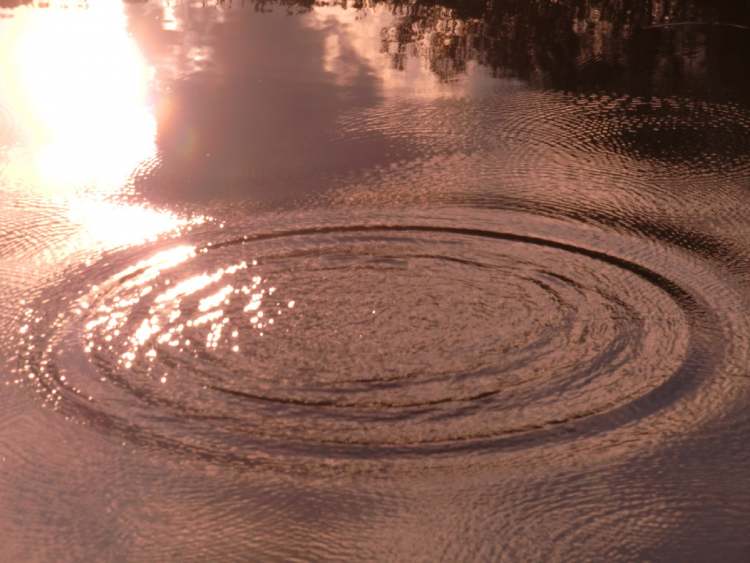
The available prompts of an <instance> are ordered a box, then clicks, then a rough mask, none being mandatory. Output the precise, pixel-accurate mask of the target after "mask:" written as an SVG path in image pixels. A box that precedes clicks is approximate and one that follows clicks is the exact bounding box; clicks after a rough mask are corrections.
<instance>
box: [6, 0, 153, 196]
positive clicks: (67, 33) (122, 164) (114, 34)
mask: <svg viewBox="0 0 750 563" xmlns="http://www.w3.org/2000/svg"><path fill="white" fill-rule="evenodd" d="M13 19H14V21H13V25H12V26H10V27H9V29H8V30H7V31H5V33H3V34H0V63H1V65H2V67H3V69H4V74H5V75H6V77H7V78H8V79H7V80H4V84H3V86H6V85H7V86H9V87H8V88H7V90H5V91H4V92H3V94H2V96H3V99H2V102H3V103H4V104H5V105H6V106H7V107H8V108H9V109H10V110H11V111H12V112H13V113H14V116H15V119H16V122H17V123H18V125H19V132H20V136H21V139H20V142H21V145H22V147H23V149H24V153H25V154H24V156H25V158H20V159H14V160H15V163H14V164H13V167H14V168H15V170H11V175H12V176H16V177H18V178H19V179H20V180H22V182H23V184H24V185H32V186H34V187H35V188H37V189H39V188H41V189H42V190H44V191H45V192H52V193H55V194H60V193H61V192H63V191H65V190H68V191H69V190H71V189H74V190H75V189H80V188H82V187H92V186H94V187H96V188H97V190H98V191H99V190H102V189H105V190H110V191H111V190H114V189H116V188H118V187H120V186H121V185H122V184H123V183H124V182H125V181H126V180H127V178H128V176H129V175H130V173H131V171H132V170H133V169H134V168H135V167H136V166H137V165H138V164H139V163H140V162H142V161H143V160H146V159H148V158H150V157H152V156H153V155H154V153H155V135H156V122H155V118H154V112H153V108H152V105H153V104H152V103H151V100H150V99H149V98H150V84H151V80H152V78H153V70H152V69H151V68H150V67H149V66H148V65H147V64H146V61H145V60H144V58H143V56H142V54H141V52H140V50H139V49H138V46H137V45H136V43H135V41H134V40H133V38H132V37H130V35H129V34H128V32H127V21H126V18H125V14H124V12H123V7H122V4H121V3H120V2H106V1H104V2H92V3H91V4H90V6H89V8H87V9H55V8H52V9H48V10H44V11H43V12H40V11H39V10H34V9H32V8H27V9H24V8H19V9H18V10H17V12H16V13H15V14H14V18H13Z"/></svg>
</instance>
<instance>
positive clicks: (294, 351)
mask: <svg viewBox="0 0 750 563" xmlns="http://www.w3.org/2000/svg"><path fill="white" fill-rule="evenodd" d="M75 309H76V310H77V314H75V315H66V316H63V317H62V319H61V320H59V321H58V324H57V326H56V327H55V333H56V335H57V336H56V337H55V340H56V342H55V343H54V345H53V346H52V347H58V348H59V351H58V352H57V355H56V359H55V365H56V368H55V369H56V372H55V373H56V375H55V378H57V380H58V383H60V382H61V381H64V385H62V388H63V389H62V390H63V391H68V392H69V391H74V394H75V395H76V396H79V397H86V398H89V397H90V398H91V399H90V404H91V405H92V407H91V408H95V409H100V411H101V412H103V413H105V414H106V415H107V416H112V417H114V418H122V419H127V422H128V424H129V425H131V426H136V427H144V428H146V429H147V430H149V431H153V432H156V433H158V434H160V435H164V436H166V437H167V438H169V439H177V440H179V441H185V440H188V441H190V442H192V441H195V442H196V444H197V445H200V446H202V447H216V444H222V443H227V444H230V443H236V442H239V443H257V444H263V443H269V442H270V443H275V444H278V443H281V444H291V445H293V444H302V445H312V446H314V445H318V446H325V445H326V444H328V445H332V446H336V447H341V446H345V445H347V444H348V445H352V446H354V445H365V446H368V447H375V446H381V447H409V446H416V445H430V444H446V443H448V444H449V443H464V442H466V441H467V440H468V441H471V440H477V439H485V438H491V437H496V436H503V435H507V434H517V433H523V432H530V431H538V430H539V429H544V428H546V427H549V426H554V425H556V424H560V423H563V422H568V421H575V420H580V419H585V418H587V417H589V416H593V415H601V414H602V413H606V412H607V411H609V410H612V409H615V408H618V407H620V406H622V405H626V404H628V403H629V402H631V401H634V400H636V399H638V398H639V397H642V396H643V395H645V394H647V393H648V392H649V391H650V390H652V389H654V388H656V387H658V386H659V385H661V384H663V383H664V382H665V381H667V380H668V379H669V378H670V377H671V376H672V375H673V374H674V373H675V372H677V371H678V370H679V368H680V366H681V364H682V363H683V362H684V360H685V357H686V355H687V354H688V348H689V341H690V327H689V323H688V322H687V320H686V318H685V311H684V310H683V308H682V306H681V304H680V303H679V300H678V299H676V298H675V296H674V295H672V294H670V292H669V291H668V290H666V289H665V288H663V287H661V286H660V285H659V284H658V283H655V282H654V280H651V279H649V277H648V276H647V275H644V274H643V272H638V271H637V268H636V269H635V270H633V269H629V268H627V267H623V265H622V264H620V263H618V261H617V260H606V259H603V258H602V257H599V256H597V255H596V253H592V252H589V251H584V250H580V251H579V250H577V249H576V248H574V247H566V246H565V245H560V244H557V243H551V242H549V243H548V242H546V241H544V240H531V239H529V240H526V239H523V238H522V237H514V236H503V235H492V236H486V235H483V234H481V233H480V234H472V233H468V232H467V233H462V232H452V231H450V230H447V229H434V230H428V229H418V228H415V229H408V228H399V229H389V228H382V229H377V228H362V229H356V228H348V229H341V230H335V229H331V230H329V231H328V232H315V231H310V232H298V233H295V232H290V233H285V234H281V235H273V236H267V237H256V238H255V239H248V240H244V239H242V238H241V239H238V240H234V241H230V242H225V243H222V244H217V245H214V246H206V247H204V248H199V247H193V246H179V247H174V248H171V249H168V250H164V251H161V252H158V253H156V254H153V255H151V256H149V257H148V258H146V259H144V260H142V261H140V262H137V263H136V264H134V265H132V264H131V265H130V266H127V267H125V268H124V269H122V270H121V271H119V272H117V273H115V274H114V275H110V276H109V277H108V278H107V279H106V280H105V281H104V282H102V283H99V284H98V285H97V286H94V287H92V288H91V289H90V291H88V293H85V294H84V295H83V296H82V297H80V298H78V299H77V301H76V302H75ZM82 335H83V336H82ZM52 347H51V348H52ZM82 365H83V366H84V369H81V366H82ZM61 374H62V377H61ZM64 395H65V393H64V392H63V393H61V396H64ZM156 419H158V420H159V423H158V428H156V427H154V425H155V424H156V423H155V422H154V420H156ZM188 434H191V436H190V438H189V439H188V438H186V437H185V436H187V435H188Z"/></svg>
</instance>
